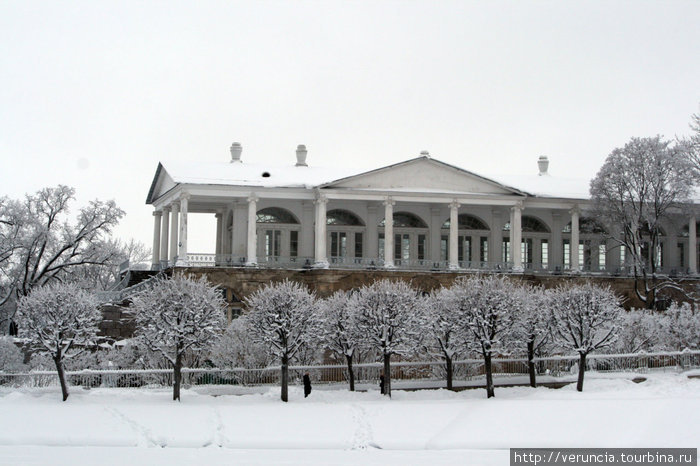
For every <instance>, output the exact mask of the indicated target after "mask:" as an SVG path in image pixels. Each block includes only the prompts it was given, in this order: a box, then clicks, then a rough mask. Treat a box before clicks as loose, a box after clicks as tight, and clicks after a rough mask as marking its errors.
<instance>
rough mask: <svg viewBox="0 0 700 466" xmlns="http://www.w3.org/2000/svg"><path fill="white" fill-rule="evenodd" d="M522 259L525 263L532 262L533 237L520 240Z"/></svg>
mask: <svg viewBox="0 0 700 466" xmlns="http://www.w3.org/2000/svg"><path fill="white" fill-rule="evenodd" d="M520 260H521V261H522V263H523V264H532V238H523V239H522V241H520Z"/></svg>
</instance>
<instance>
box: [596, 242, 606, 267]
mask: <svg viewBox="0 0 700 466" xmlns="http://www.w3.org/2000/svg"><path fill="white" fill-rule="evenodd" d="M606 257H607V248H606V247H605V245H604V244H599V245H598V268H599V269H600V270H605V268H606V265H605V260H606Z"/></svg>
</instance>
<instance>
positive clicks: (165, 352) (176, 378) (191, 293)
mask: <svg viewBox="0 0 700 466" xmlns="http://www.w3.org/2000/svg"><path fill="white" fill-rule="evenodd" d="M132 307H133V309H134V314H135V316H136V334H137V336H138V337H139V339H140V340H141V341H142V342H143V343H144V344H145V345H146V346H147V347H148V348H149V349H150V350H151V351H154V352H157V353H159V354H161V355H162V356H163V357H164V358H165V359H166V360H167V361H168V362H169V363H170V365H171V366H172V368H173V400H178V401H179V400H180V382H181V379H182V367H183V360H184V357H185V355H186V354H187V352H201V351H206V350H208V349H209V348H210V347H211V345H213V344H214V343H216V341H217V340H218V339H219V337H220V336H221V331H222V329H223V327H224V323H225V318H224V316H225V312H226V301H224V298H223V297H222V296H221V292H220V290H219V289H217V288H216V287H214V286H212V285H210V284H209V282H208V281H207V279H206V277H204V276H202V277H200V278H199V279H194V278H193V277H191V276H183V275H175V276H173V277H172V278H159V279H157V280H156V281H155V282H154V284H153V286H152V287H151V288H150V289H145V290H144V291H142V292H140V293H138V294H137V295H136V296H135V297H134V299H133V304H132Z"/></svg>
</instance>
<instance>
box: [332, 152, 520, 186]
mask: <svg viewBox="0 0 700 466" xmlns="http://www.w3.org/2000/svg"><path fill="white" fill-rule="evenodd" d="M322 187H323V188H347V189H370V190H383V189H386V190H399V191H400V190H406V191H422V192H440V191H442V192H460V193H478V194H501V195H503V194H505V195H508V194H519V195H522V194H525V193H523V192H522V191H519V190H517V189H515V188H511V187H508V186H505V185H503V184H500V183H498V182H496V181H493V180H490V179H488V178H484V177H482V176H479V175H477V174H475V173H472V172H469V171H467V170H463V169H461V168H458V167H455V166H453V165H450V164H447V163H444V162H440V161H439V160H435V159H432V158H430V157H418V158H415V159H411V160H407V161H405V162H401V163H398V164H395V165H389V166H388V167H384V168H379V169H377V170H372V171H369V172H365V173H361V174H359V175H355V176H351V177H348V178H343V179H340V180H336V181H334V182H332V183H327V184H326V185H324V186H322Z"/></svg>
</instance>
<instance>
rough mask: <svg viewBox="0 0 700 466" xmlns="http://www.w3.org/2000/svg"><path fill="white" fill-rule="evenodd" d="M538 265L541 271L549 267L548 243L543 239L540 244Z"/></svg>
mask: <svg viewBox="0 0 700 466" xmlns="http://www.w3.org/2000/svg"><path fill="white" fill-rule="evenodd" d="M540 264H542V268H543V269H546V268H548V267H549V241H548V240H546V239H543V240H542V242H541V244H540Z"/></svg>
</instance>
